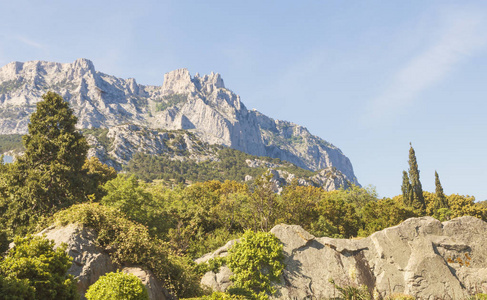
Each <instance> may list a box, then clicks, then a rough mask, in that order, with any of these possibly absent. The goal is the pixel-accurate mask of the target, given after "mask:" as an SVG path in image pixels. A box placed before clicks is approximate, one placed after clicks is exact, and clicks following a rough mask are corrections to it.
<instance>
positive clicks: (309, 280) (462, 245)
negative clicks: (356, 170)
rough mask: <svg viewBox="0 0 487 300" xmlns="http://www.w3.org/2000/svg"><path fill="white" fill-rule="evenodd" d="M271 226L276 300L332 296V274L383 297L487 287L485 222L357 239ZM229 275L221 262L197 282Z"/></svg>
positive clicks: (220, 282)
mask: <svg viewBox="0 0 487 300" xmlns="http://www.w3.org/2000/svg"><path fill="white" fill-rule="evenodd" d="M271 232H272V233H274V234H275V235H276V236H277V237H278V238H279V240H280V241H281V242H282V243H283V245H284V254H285V259H284V264H285V269H284V272H283V275H282V277H281V281H280V282H279V283H278V284H276V287H277V293H276V294H275V295H274V296H273V298H275V299H323V298H325V299H327V298H332V297H337V296H338V295H339V293H338V291H337V290H336V289H335V287H334V286H333V285H332V284H331V283H330V281H329V280H330V279H333V280H334V281H335V283H336V284H338V285H340V286H346V285H352V286H357V287H358V286H360V285H366V286H367V288H368V289H369V291H370V293H371V294H375V295H377V294H380V295H381V296H382V297H385V296H387V295H391V294H397V293H403V294H408V295H411V296H415V297H417V298H418V299H439V298H441V299H464V298H467V297H468V296H469V295H473V294H476V293H481V292H482V293H485V292H487V249H486V247H485V245H484V241H485V240H486V239H487V223H486V222H484V221H482V220H479V219H477V218H474V217H461V218H457V219H454V220H451V221H447V222H443V223H441V222H440V221H438V220H436V219H434V218H431V217H421V218H411V219H408V220H406V221H404V222H403V223H401V224H400V225H397V226H394V227H390V228H387V229H384V230H382V231H379V232H376V233H374V234H372V235H371V236H369V237H367V238H363V239H332V238H327V237H321V238H317V237H314V236H313V235H311V234H310V233H308V232H306V231H305V230H304V229H303V228H301V227H300V226H297V225H278V226H275V227H274V228H273V229H272V230H271ZM227 245H229V244H227ZM226 251H228V247H227V249H226ZM219 253H220V254H219V255H221V254H224V253H226V252H225V251H223V250H222V249H219ZM211 257H214V255H212V256H211V255H210V256H206V257H205V259H209V258H211ZM230 276H231V271H230V270H227V269H226V268H222V269H221V270H220V272H219V273H218V274H215V273H213V272H208V273H207V274H205V276H204V277H203V280H202V283H203V284H206V285H209V286H212V287H213V288H214V289H216V290H225V289H226V288H227V287H228V286H229V285H230V284H229V283H228V282H229V277H230Z"/></svg>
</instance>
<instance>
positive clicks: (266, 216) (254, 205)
mask: <svg viewBox="0 0 487 300" xmlns="http://www.w3.org/2000/svg"><path fill="white" fill-rule="evenodd" d="M272 177H273V175H272V173H271V172H267V173H265V174H263V175H262V176H260V177H258V178H257V179H256V180H255V182H254V184H253V186H252V189H253V192H252V195H251V197H250V200H251V203H250V208H251V211H252V213H253V215H254V218H255V225H254V229H256V230H257V229H259V230H263V231H268V230H270V229H271V228H272V226H273V225H274V224H275V221H276V219H277V214H278V212H279V201H277V195H276V190H277V187H276V184H275V183H274V182H273V181H272V180H271V179H272Z"/></svg>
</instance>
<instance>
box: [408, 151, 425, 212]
mask: <svg viewBox="0 0 487 300" xmlns="http://www.w3.org/2000/svg"><path fill="white" fill-rule="evenodd" d="M409 145H410V148H409V161H408V163H409V180H410V185H411V188H410V191H411V194H408V195H409V199H411V204H410V206H412V207H413V208H414V209H415V210H417V211H418V212H420V214H421V215H424V214H425V212H426V203H425V201H424V197H423V187H422V186H421V181H420V180H419V169H418V162H417V160H416V153H415V152H414V148H413V146H412V145H411V143H409ZM403 181H404V179H403ZM406 199H407V198H406Z"/></svg>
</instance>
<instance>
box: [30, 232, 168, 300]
mask: <svg viewBox="0 0 487 300" xmlns="http://www.w3.org/2000/svg"><path fill="white" fill-rule="evenodd" d="M39 235H44V236H45V237H46V238H47V239H49V240H53V241H54V242H55V245H56V247H59V246H60V245H61V243H65V244H67V246H68V247H67V249H66V251H67V253H68V255H69V256H71V257H72V258H73V264H72V266H71V268H70V269H69V270H68V273H69V274H71V275H73V276H74V277H75V278H76V279H77V281H78V282H77V285H78V292H79V294H80V295H81V298H82V299H84V295H85V293H86V291H87V289H88V288H89V287H90V285H92V284H93V283H95V282H96V281H97V280H98V278H99V277H100V276H103V275H105V274H106V273H109V272H114V271H116V270H118V269H121V270H122V272H125V273H129V274H134V275H135V276H137V277H138V278H140V280H141V281H142V283H143V284H144V285H145V286H146V288H147V290H148V292H149V298H150V299H151V300H170V299H175V297H173V296H171V295H170V294H169V293H168V291H167V290H166V289H165V288H164V287H163V285H162V283H161V282H160V281H159V280H157V278H156V277H155V276H154V274H153V273H152V272H151V271H150V270H147V269H144V268H141V267H139V266H130V267H123V266H117V265H114V264H113V263H112V260H111V259H110V256H109V255H108V253H107V252H106V251H105V250H104V249H102V248H100V247H98V246H97V245H96V242H95V241H96V238H97V234H96V232H95V231H94V230H92V229H90V228H86V227H83V226H80V225H78V224H69V225H67V226H64V227H56V226H51V227H49V228H46V229H45V230H43V231H41V232H40V233H39Z"/></svg>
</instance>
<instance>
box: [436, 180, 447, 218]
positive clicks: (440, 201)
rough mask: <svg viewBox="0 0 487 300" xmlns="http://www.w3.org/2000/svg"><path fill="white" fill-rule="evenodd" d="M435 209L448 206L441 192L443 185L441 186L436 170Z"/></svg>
mask: <svg viewBox="0 0 487 300" xmlns="http://www.w3.org/2000/svg"><path fill="white" fill-rule="evenodd" d="M435 187H436V188H435V194H436V195H435V196H436V199H435V211H436V210H438V209H440V208H449V205H448V201H447V199H446V196H445V193H444V192H443V187H442V186H441V182H440V177H439V176H438V172H436V171H435Z"/></svg>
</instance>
